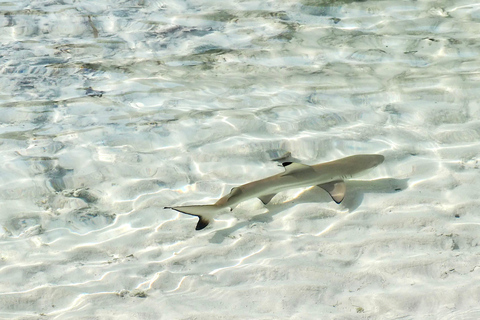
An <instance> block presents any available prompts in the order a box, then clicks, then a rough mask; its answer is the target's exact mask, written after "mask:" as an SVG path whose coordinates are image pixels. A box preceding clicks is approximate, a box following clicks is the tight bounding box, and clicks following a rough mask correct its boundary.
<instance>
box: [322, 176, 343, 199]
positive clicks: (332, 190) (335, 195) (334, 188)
mask: <svg viewBox="0 0 480 320" xmlns="http://www.w3.org/2000/svg"><path fill="white" fill-rule="evenodd" d="M318 186H319V187H320V188H322V189H323V190H325V191H327V192H328V193H329V194H330V196H331V197H332V199H333V201H335V202H336V203H338V204H339V203H340V202H342V201H343V198H345V191H346V190H347V186H346V185H345V182H344V181H343V180H338V181H332V182H328V183H324V184H319V185H318Z"/></svg>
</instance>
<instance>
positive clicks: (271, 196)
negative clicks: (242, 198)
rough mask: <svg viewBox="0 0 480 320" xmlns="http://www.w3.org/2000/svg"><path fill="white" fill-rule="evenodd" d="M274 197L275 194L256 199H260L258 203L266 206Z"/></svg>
mask: <svg viewBox="0 0 480 320" xmlns="http://www.w3.org/2000/svg"><path fill="white" fill-rule="evenodd" d="M275 195H276V193H272V194H267V195H264V196H260V197H258V199H260V201H262V202H263V204H267V203H269V202H270V200H272V198H273V197H275Z"/></svg>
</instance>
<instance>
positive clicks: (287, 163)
mask: <svg viewBox="0 0 480 320" xmlns="http://www.w3.org/2000/svg"><path fill="white" fill-rule="evenodd" d="M292 163H293V162H291V161H288V162H283V163H282V166H284V167H286V166H289V165H291V164H292Z"/></svg>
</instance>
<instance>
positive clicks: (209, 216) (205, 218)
mask: <svg viewBox="0 0 480 320" xmlns="http://www.w3.org/2000/svg"><path fill="white" fill-rule="evenodd" d="M164 209H173V210H175V211H178V212H181V213H185V214H189V215H191V216H197V217H198V223H197V226H196V227H195V230H202V229H203V228H205V227H206V226H208V224H209V223H210V221H211V220H213V217H214V216H215V214H216V213H217V212H218V210H219V208H218V207H217V206H215V205H213V204H210V205H200V206H180V207H165V208H164Z"/></svg>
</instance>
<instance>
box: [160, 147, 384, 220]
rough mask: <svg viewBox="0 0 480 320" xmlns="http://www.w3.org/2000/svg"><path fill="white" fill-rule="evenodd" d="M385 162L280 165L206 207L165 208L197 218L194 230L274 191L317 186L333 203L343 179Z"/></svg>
mask: <svg viewBox="0 0 480 320" xmlns="http://www.w3.org/2000/svg"><path fill="white" fill-rule="evenodd" d="M384 160H385V157H384V156H382V155H379V154H359V155H354V156H350V157H346V158H342V159H339V160H334V161H330V162H325V163H320V164H316V165H313V166H308V165H304V164H300V163H296V162H284V163H283V164H282V165H283V167H284V168H285V171H284V172H282V173H279V174H276V175H273V176H271V177H268V178H264V179H261V180H256V181H253V182H250V183H247V184H244V185H241V186H239V187H235V188H233V189H232V190H231V191H230V193H229V194H227V195H225V196H223V197H222V198H220V199H219V200H218V201H217V202H215V203H214V204H210V205H191V206H178V207H165V209H173V210H176V211H179V212H182V213H185V214H189V215H193V216H197V217H198V218H199V220H198V223H197V226H196V228H195V229H196V230H201V229H203V228H205V227H206V226H207V225H208V224H209V223H210V221H211V220H212V219H213V218H214V216H215V215H217V214H218V213H220V212H221V211H222V210H223V209H225V208H230V210H233V208H235V207H236V205H237V204H239V203H240V202H242V201H245V200H248V199H251V198H259V199H260V200H261V201H262V202H263V203H264V204H267V203H268V202H269V201H270V200H271V199H272V198H273V196H275V195H276V194H277V193H278V192H281V191H285V190H288V189H293V188H301V187H309V186H314V185H317V186H319V187H320V188H322V189H324V190H325V191H327V192H328V193H329V194H330V196H331V197H332V199H333V200H334V201H335V202H336V203H341V202H342V200H343V198H344V197H345V191H346V186H345V182H344V180H345V179H348V178H352V177H353V176H355V175H357V174H360V173H362V172H364V171H367V170H369V169H372V168H375V167H376V166H378V165H379V164H381V163H382V162H383V161H384Z"/></svg>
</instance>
